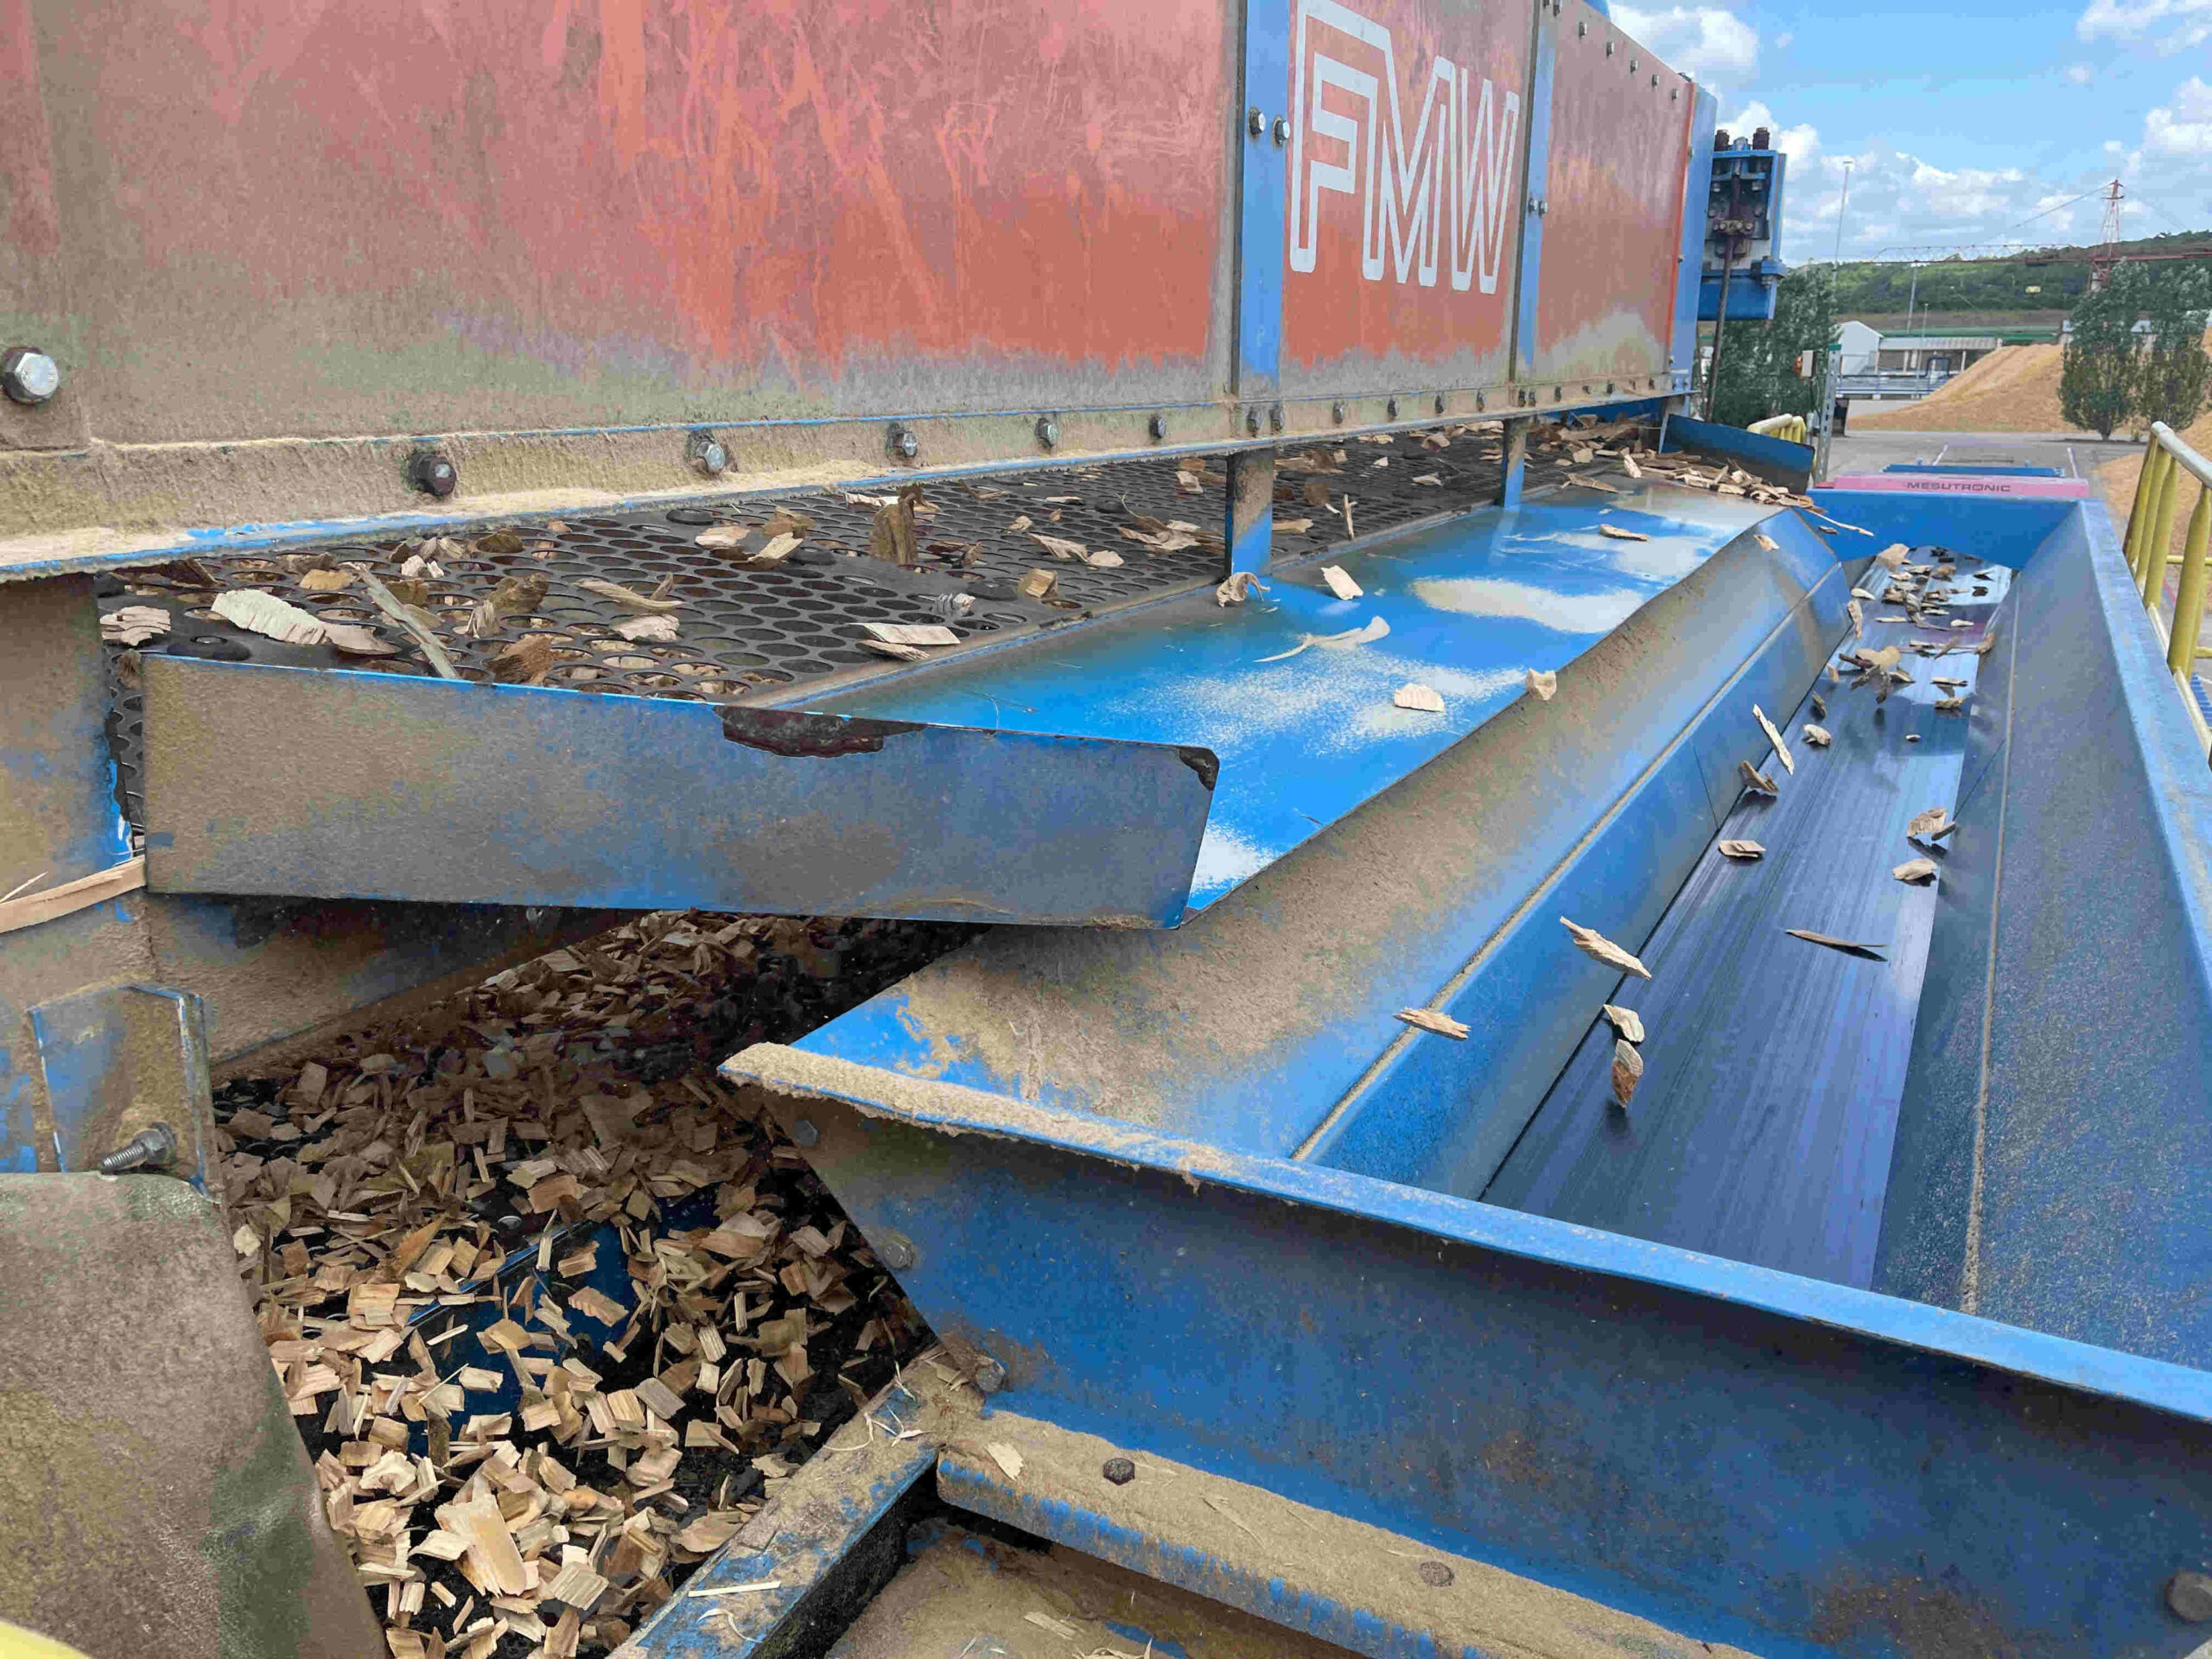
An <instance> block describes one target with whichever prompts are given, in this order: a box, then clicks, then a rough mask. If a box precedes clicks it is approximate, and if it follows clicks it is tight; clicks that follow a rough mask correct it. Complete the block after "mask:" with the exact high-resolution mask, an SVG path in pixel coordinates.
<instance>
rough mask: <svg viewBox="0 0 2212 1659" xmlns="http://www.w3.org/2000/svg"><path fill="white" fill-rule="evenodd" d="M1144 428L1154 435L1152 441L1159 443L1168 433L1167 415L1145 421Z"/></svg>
mask: <svg viewBox="0 0 2212 1659" xmlns="http://www.w3.org/2000/svg"><path fill="white" fill-rule="evenodd" d="M1144 429H1145V430H1146V431H1147V432H1149V433H1150V434H1151V435H1152V441H1153V442H1154V443H1158V442H1160V440H1161V439H1163V438H1165V437H1166V435H1167V417H1166V416H1165V415H1155V416H1153V417H1152V418H1151V419H1150V420H1148V421H1147V422H1146V423H1144Z"/></svg>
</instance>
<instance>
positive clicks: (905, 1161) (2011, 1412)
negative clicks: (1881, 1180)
mask: <svg viewBox="0 0 2212 1659" xmlns="http://www.w3.org/2000/svg"><path fill="white" fill-rule="evenodd" d="M725 1071H726V1073H727V1075H728V1076H729V1077H732V1078H733V1080H734V1081H737V1082H738V1083H740V1084H741V1085H745V1086H747V1087H748V1088H753V1087H755V1086H757V1088H758V1093H757V1094H756V1095H755V1097H756V1098H763V1099H765V1101H766V1103H767V1104H768V1105H769V1106H770V1107H771V1108H772V1109H773V1110H774V1111H775V1113H776V1114H777V1116H779V1118H780V1119H781V1120H782V1121H783V1122H784V1124H785V1127H786V1128H794V1127H796V1126H797V1125H798V1123H799V1122H800V1121H801V1120H804V1121H805V1123H806V1124H807V1125H808V1127H807V1128H801V1129H799V1130H798V1139H800V1140H801V1141H804V1143H806V1144H807V1145H808V1146H809V1147H810V1150H809V1154H808V1156H809V1159H810V1161H812V1163H813V1164H814V1166H815V1167H816V1168H817V1170H818V1171H819V1172H820V1173H822V1175H823V1178H824V1179H825V1180H826V1181H827V1182H828V1183H829V1186H830V1188H831V1190H832V1191H833V1192H835V1193H836V1195H837V1197H838V1198H839V1200H840V1201H841V1202H842V1204H843V1205H845V1207H846V1209H847V1211H848V1212H849V1214H850V1215H851V1216H852V1217H854V1219H855V1222H856V1223H857V1224H859V1225H860V1226H861V1229H862V1230H863V1231H864V1232H866V1233H867V1234H868V1235H869V1236H875V1237H881V1236H886V1235H887V1233H889V1232H893V1231H896V1232H899V1233H901V1234H903V1235H905V1236H906V1237H907V1238H909V1239H911V1240H912V1243H913V1247H914V1250H915V1258H916V1259H915V1265H914V1266H913V1267H912V1268H910V1269H908V1270H906V1271H905V1272H903V1273H902V1274H900V1275H899V1277H900V1282H901V1284H902V1285H903V1286H904V1287H905V1288H906V1290H907V1291H908V1292H909V1294H912V1296H913V1297H914V1299H915V1300H916V1302H917V1303H918V1305H919V1306H920V1307H921V1308H922V1310H923V1312H924V1313H925V1314H926V1315H927V1316H928V1317H929V1319H930V1321H931V1325H932V1326H933V1327H934V1328H935V1329H936V1330H937V1331H938V1333H939V1334H940V1335H942V1336H945V1337H947V1338H955V1337H957V1338H962V1339H964V1340H966V1341H968V1342H970V1343H972V1344H975V1346H976V1348H977V1349H979V1350H980V1351H982V1352H984V1353H985V1354H987V1355H988V1356H989V1357H993V1358H995V1359H996V1360H998V1361H999V1362H1000V1363H1001V1364H1002V1365H1003V1366H1004V1367H1005V1369H1006V1372H1007V1388H1006V1391H1005V1392H1004V1393H1003V1394H1001V1395H997V1396H995V1403H997V1404H1001V1405H1003V1406H1004V1407H1006V1408H1008V1409H1010V1410H1013V1411H1016V1412H1019V1413H1020V1414H1024V1415H1026V1416H1032V1417H1036V1418H1039V1419H1043V1420H1045V1421H1050V1422H1052V1423H1054V1424H1056V1425H1058V1426H1059V1427H1062V1428H1065V1429H1069V1430H1071V1431H1075V1432H1077V1433H1089V1434H1096V1435H1098V1436H1100V1437H1101V1438H1103V1439H1105V1440H1111V1441H1114V1442H1115V1443H1116V1444H1117V1445H1120V1446H1126V1447H1128V1448H1131V1449H1132V1451H1133V1452H1154V1453H1157V1454H1159V1455H1160V1456H1163V1457H1168V1458H1173V1459H1177V1460H1179V1461H1181V1462H1185V1463H1189V1464H1192V1465H1195V1466H1197V1467H1198V1468H1200V1469H1204V1470H1207V1471H1212V1472H1214V1473H1217V1474H1221V1475H1225V1476H1228V1477H1230V1478H1234V1479H1237V1480H1242V1481H1245V1482H1249V1483H1250V1484H1254V1485H1256V1486H1259V1487H1262V1488H1264V1489H1266V1490H1268V1491H1272V1492H1276V1493H1279V1494H1281V1495H1282V1496H1283V1497H1288V1498H1291V1499H1293V1500H1295V1501H1297V1502H1299V1503H1310V1504H1313V1505H1315V1506H1317V1507H1319V1508H1321V1509H1324V1510H1330V1511H1332V1512H1333V1513H1335V1514H1338V1515H1341V1516H1347V1517H1349V1518H1351V1519H1352V1520H1355V1521H1359V1522H1367V1523H1369V1524H1371V1525H1375V1526H1379V1527H1383V1528H1385V1529H1389V1530H1392V1531H1395V1532H1399V1533H1402V1534H1404V1535H1407V1536H1408V1537H1411V1538H1414V1539H1416V1540H1419V1541H1421V1542H1423V1543H1424V1544H1427V1545H1428V1546H1431V1547H1433V1548H1439V1549H1442V1550H1446V1551H1449V1552H1451V1553H1452V1554H1459V1555H1465V1556H1467V1557H1470V1558H1472V1559H1474V1560H1481V1561H1485V1562H1488V1563H1491V1564H1492V1565H1493V1566H1496V1567H1500V1568H1503V1569H1504V1570H1505V1571H1507V1572H1510V1573H1514V1574H1516V1575H1518V1576H1520V1577H1522V1578H1526V1579H1529V1580H1534V1581H1535V1582H1536V1583H1538V1584H1541V1585H1548V1586H1552V1587H1554V1588H1555V1589H1558V1590H1563V1591H1567V1592H1571V1593H1573V1594H1575V1595H1578V1596H1583V1597H1587V1598H1589V1599H1592V1600H1595V1601H1599V1602H1601V1603H1603V1604H1605V1605H1606V1606H1609V1607H1612V1608H1617V1609H1619V1610H1621V1611H1624V1612H1626V1613H1629V1614H1631V1615H1633V1616H1635V1617H1637V1618H1643V1619H1648V1620H1649V1621H1651V1622H1653V1623H1655V1624H1659V1625H1661V1626H1662V1627H1664V1628H1666V1629H1669V1630H1679V1631H1681V1632H1682V1633H1684V1634H1685V1635H1688V1636H1690V1637H1695V1638H1699V1639H1701V1640H1704V1641H1709V1642H1713V1643H1734V1644H1736V1645H1738V1646H1741V1647H1744V1648H1747V1649H1750V1650H1751V1651H1753V1652H1756V1653H1758V1654H1761V1655H1763V1656H1767V1659H1796V1656H1810V1655H1815V1654H1821V1655H1850V1656H1859V1659H1895V1656H1897V1655H1898V1654H1899V1653H1911V1654H1916V1655H1933V1654H1948V1653H1962V1654H1963V1653H1972V1654H1976V1655H1984V1654H1986V1655H2004V1656H2008V1659H2078V1656H2080V1655H2082V1654H2088V1653H2094V1654H2097V1655H2100V1656H2110V1659H2179V1656H2182V1655H2183V1654H2185V1653H2188V1652H2190V1651H2191V1650H2192V1649H2194V1648H2195V1647H2196V1644H2197V1641H2198V1637H2199V1634H2200V1633H2198V1632H2196V1631H2194V1630H2191V1629H2190V1627H2188V1626H2185V1625H2183V1624H2180V1623H2179V1622H2178V1621H2177V1620H2175V1619H2174V1618H2172V1616H2171V1614H2169V1613H2168V1612H2167V1611H2165V1610H2164V1605H2163V1603H2162V1600H2161V1598H2160V1591H2161V1588H2162V1586H2164V1583H2165V1581H2166V1580H2167V1579H2168V1578H2169V1577H2170V1575H2171V1574H2172V1573H2174V1572H2175V1571H2176V1570H2177V1569H2179V1568H2183V1567H2200V1566H2202V1560H2201V1557H2202V1553H2203V1550H2204V1547H2205V1545H2204V1541H2205V1539H2206V1537H2207V1536H2208V1535H2212V1378H2208V1377H2207V1376H2205V1375H2204V1374H2202V1373H2201V1372H2197V1371H2194V1370H2186V1369H2183V1368H2182V1367H2179V1366H2175V1365H2171V1364H2166V1363H2161V1362H2158V1361H2155V1360H2145V1359H2139V1358H2136V1357H2131V1356H2127V1355H2124V1354H2119V1353H2114V1352H2112V1351H2107V1350H2103V1349H2099V1348H2094V1347H2091V1346H2088V1345H2086V1344H2079V1343H2074V1342H2069V1341H2066V1340H2064V1339H2063V1338H2052V1337H2046V1336H2043V1335H2041V1334H2039V1333H2037V1332H2030V1331H2024V1330H2020V1329H2017V1328H2013V1327H2011V1326H2005V1325H1997V1324H1994V1323H1992V1322H1990V1321H1987V1320H1983V1319H1974V1318H1972V1317H1970V1316H1967V1315H1965V1314H1961V1313H1951V1312H1948V1311H1947V1310H1943V1309H1939V1308H1932V1307H1927V1306H1921V1305H1918V1304H1915V1303H1910V1302H1902V1301H1897V1300H1892V1299H1891V1298H1888V1297H1883V1296H1878V1295H1874V1294H1871V1293H1868V1292H1864V1291H1859V1290H1853V1289H1849V1288H1847V1287H1840V1286H1835V1285H1829V1284H1824V1283H1821V1282H1819V1281H1811V1280H1805V1279H1799V1278H1796V1277H1793V1276H1791V1275H1789V1274H1781V1273H1776V1272H1773V1271H1771V1270H1769V1269H1765V1268H1753V1267H1747V1266H1744V1265H1741V1264H1738V1263H1732V1262H1722V1261H1719V1260H1716V1259H1714V1258H1713V1257H1709V1256H1702V1255H1695V1254H1694V1253H1692V1252H1689V1251H1685V1250H1680V1249H1673V1248H1671V1247H1669V1246H1664V1245H1658V1244H1650V1243H1643V1242H1641V1241H1637V1240H1632V1239H1627V1238H1623V1237H1618V1236H1613V1235H1609V1234H1604V1233H1599V1232H1595V1231H1593V1230H1589V1229H1586V1228H1580V1227H1575V1226H1572V1225H1569V1224H1565V1223H1560V1222H1554V1221H1551V1220H1549V1219H1547V1218H1545V1217H1534V1216H1525V1215H1521V1214H1519V1213H1516V1212H1514V1211H1504V1210H1499V1209H1497V1208H1494V1207H1492V1206H1490V1205H1482V1204H1478V1203H1473V1202H1470V1201H1466V1200H1463V1199H1458V1198H1447V1197H1443V1196H1440V1195H1437V1194H1432V1193H1426V1192H1420V1191H1419V1190H1417V1189H1414V1188H1408V1187H1404V1186H1399V1185H1392V1184H1389V1183H1385V1182H1378V1181H1374V1180H1370V1179H1365V1178H1362V1177H1358V1176H1353V1175H1348V1174H1344V1173H1338V1172H1334V1171H1330V1170H1324V1169H1316V1168H1313V1167H1311V1166H1303V1165H1294V1164H1289V1163H1285V1162H1281V1161H1278V1160H1270V1159H1264V1158H1256V1157H1248V1156H1244V1155H1241V1154H1235V1153H1230V1152H1225V1151H1224V1150H1222V1149H1221V1148H1219V1147H1215V1146H1211V1145H1207V1144H1202V1143H1198V1142H1192V1141H1176V1140H1172V1139H1170V1138H1167V1137H1165V1136H1161V1135H1154V1134H1152V1133H1149V1132H1147V1131H1145V1130H1142V1129H1139V1128H1135V1127H1133V1126H1131V1125H1128V1124H1123V1123H1117V1122H1109V1121H1105V1120H1101V1119H1098V1118H1095V1117H1090V1116H1084V1115H1080V1114H1076V1113H1069V1112H1059V1111H1054V1110H1052V1109H1047V1108H1044V1107H1040V1106H1036V1105H1033V1104H1029V1103H1024V1102H1019V1101H1012V1100H1007V1099H1004V1098H1001V1097H999V1096H988V1095H984V1094H982V1093H980V1092H978V1091H974V1090H965V1089H960V1088H956V1087H952V1086H950V1085H946V1084H934V1083H930V1082H927V1081H925V1080H921V1079H917V1078H912V1077H901V1078H897V1079H894V1080H893V1086H892V1087H891V1089H890V1090H889V1092H888V1094H887V1095H886V1094H885V1093H884V1091H883V1090H882V1083H883V1079H882V1075H881V1074H880V1073H877V1072H874V1071H872V1070H870V1069H868V1068H864V1067H858V1066H855V1065H851V1064H849V1062H842V1061H837V1060H830V1059H825V1058H821V1057H818V1056H813V1055H809V1054H805V1053H804V1052H800V1051H798V1050H792V1049H785V1048H781V1047H778V1046H772V1045H761V1046H756V1047H754V1048H752V1049H748V1050H747V1051H746V1052H744V1053H742V1054H741V1055H740V1056H738V1057H737V1058H735V1059H734V1060H733V1061H732V1062H730V1063H729V1065H728V1066H727V1067H726V1068H725ZM1288 1588H1289V1589H1291V1590H1292V1591H1295V1590H1297V1589H1298V1588H1300V1586H1296V1585H1291V1586H1288ZM1510 1634H1511V1632H1510V1631H1501V1635H1502V1636H1510Z"/></svg>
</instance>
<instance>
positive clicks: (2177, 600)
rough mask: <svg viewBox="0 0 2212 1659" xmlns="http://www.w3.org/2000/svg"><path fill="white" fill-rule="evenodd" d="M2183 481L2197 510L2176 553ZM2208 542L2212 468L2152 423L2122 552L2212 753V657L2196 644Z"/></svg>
mask: <svg viewBox="0 0 2212 1659" xmlns="http://www.w3.org/2000/svg"><path fill="white" fill-rule="evenodd" d="M2185 479H2194V480H2196V506H2195V507H2194V508H2193V509H2192V510H2191V511H2190V515H2189V529H2188V531H2186V532H2185V533H2184V534H2183V537H2182V550H2181V551H2180V552H2179V553H2176V552H2175V551H2174V550H2173V539H2174V517H2175V514H2176V512H2177V510H2178V509H2179V507H2180V505H2181V493H2182V490H2183V487H2184V483H2183V480H2185ZM2208 539H2212V461H2206V460H2205V459H2204V457H2203V456H2202V455H2200V454H2197V453H2196V450H2194V449H2192V448H2190V447H2189V446H2188V445H2187V444H2185V443H2183V442H2182V441H2181V440H2180V439H2179V438H2178V437H2177V436H2175V435H2174V431H2173V429H2172V428H2171V427H2170V426H2168V425H2166V424H2165V423H2164V422H2163V421H2154V422H2153V423H2152V426H2151V438H2150V443H2149V445H2148V447H2147V448H2146V449H2145V453H2144V456H2143V473H2142V475H2141V476H2140V477H2139V479H2137V480H2136V483H2135V501H2134V505H2133V506H2132V507H2131V508H2130V509H2129V510H2128V514H2127V539H2126V543H2125V544H2124V547H2125V551H2126V556H2127V568H2128V569H2130V570H2131V571H2133V573H2134V576H2135V585H2136V586H2137V587H2138V588H2140V589H2141V590H2142V593H2143V605H2144V608H2145V609H2146V610H2148V611H2149V612H2150V613H2151V620H2152V624H2153V625H2154V626H2156V627H2157V628H2158V632H2159V635H2160V637H2161V638H2162V639H2164V641H2165V644H2166V666H2167V667H2168V668H2169V669H2171V670H2172V671H2173V676H2174V679H2175V682H2176V683H2177V684H2178V685H2179V686H2180V687H2181V691H2182V696H2183V701H2185V702H2187V703H2188V705H2189V713H2190V719H2191V720H2193V721H2195V722H2196V734H2197V737H2198V739H2199V740H2200V741H2202V742H2204V743H2205V744H2206V746H2207V747H2212V727H2208V725H2207V723H2206V721H2205V717H2204V710H2203V709H2202V706H2201V705H2200V704H2199V702H2198V701H2197V696H2196V684H2195V680H2196V664H2197V663H2198V661H2199V660H2200V659H2202V658H2206V657H2212V651H2208V650H2205V649H2203V648H2202V647H2200V646H2199V645H2198V644H2197V643H2196V642H2197V639H2198V636H2199V635H2200V634H2201V633H2202V630H2203V626H2204V589H2205V543H2206V542H2207V540H2208ZM2174 564H2178V565H2180V566H2181V579H2180V581H2179V582H2177V584H2176V586H2175V589H2174V604H2173V611H2172V614H2171V619H2169V618H2167V617H2163V616H2161V615H2159V613H2158V611H2159V607H2160V605H2161V603H2162V602H2163V601H2164V598H2165V590H2166V570H2167V567H2168V566H2170V565H2174Z"/></svg>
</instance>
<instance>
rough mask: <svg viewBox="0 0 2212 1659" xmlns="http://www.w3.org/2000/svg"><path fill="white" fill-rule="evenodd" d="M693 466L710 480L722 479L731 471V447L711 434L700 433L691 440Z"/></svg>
mask: <svg viewBox="0 0 2212 1659" xmlns="http://www.w3.org/2000/svg"><path fill="white" fill-rule="evenodd" d="M691 464H692V466H694V467H697V468H698V469H699V471H701V472H702V473H704V474H706V475H707V476H708V477H709V478H720V477H721V475H722V474H724V473H726V472H728V471H729V446H728V444H726V443H724V442H722V441H721V439H720V438H718V437H716V436H715V435H714V434H713V433H711V432H700V433H696V434H695V435H693V437H692V439H691Z"/></svg>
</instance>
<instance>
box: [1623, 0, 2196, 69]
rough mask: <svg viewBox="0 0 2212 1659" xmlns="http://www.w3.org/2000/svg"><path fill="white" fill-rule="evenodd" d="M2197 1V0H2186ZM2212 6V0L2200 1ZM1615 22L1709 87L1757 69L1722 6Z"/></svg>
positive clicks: (1736, 23) (1634, 11) (1754, 47)
mask: <svg viewBox="0 0 2212 1659" xmlns="http://www.w3.org/2000/svg"><path fill="white" fill-rule="evenodd" d="M2099 3H2101V0H2099ZM2184 3H2195V0H2184ZM2204 3H2206V4H2212V0H2204ZM1612 16H1613V21H1614V22H1616V23H1618V24H1619V25H1620V26H1621V27H1622V28H1623V29H1626V30H1627V31H1628V33H1629V34H1630V35H1631V36H1633V37H1634V38H1635V39H1637V40H1638V41H1642V42H1643V44H1644V45H1645V46H1648V47H1649V48H1651V50H1652V51H1654V52H1656V53H1657V54H1659V56H1660V57H1661V58H1662V60H1665V62H1666V64H1667V66H1668V67H1669V68H1671V69H1676V70H1679V71H1680V72H1681V73H1683V74H1686V75H1691V76H1694V77H1695V78H1696V79H1698V80H1699V81H1700V82H1701V83H1703V84H1704V85H1705V86H1708V87H1710V86H1716V85H1732V84H1740V83H1741V82H1742V81H1744V80H1745V79H1749V78H1750V77H1751V75H1752V74H1753V73H1756V72H1757V71H1758V67H1759V35H1758V30H1757V29H1753V28H1752V27H1751V25H1750V24H1749V23H1746V22H1745V21H1744V20H1743V19H1742V18H1740V17H1738V16H1737V15H1736V14H1735V13H1734V12H1732V11H1730V10H1727V9H1726V7H1724V6H1669V7H1667V8H1665V9H1663V10H1653V11H1646V10H1643V9H1642V8H1641V7H1637V6H1624V5H1616V6H1614V7H1613V8H1612Z"/></svg>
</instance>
